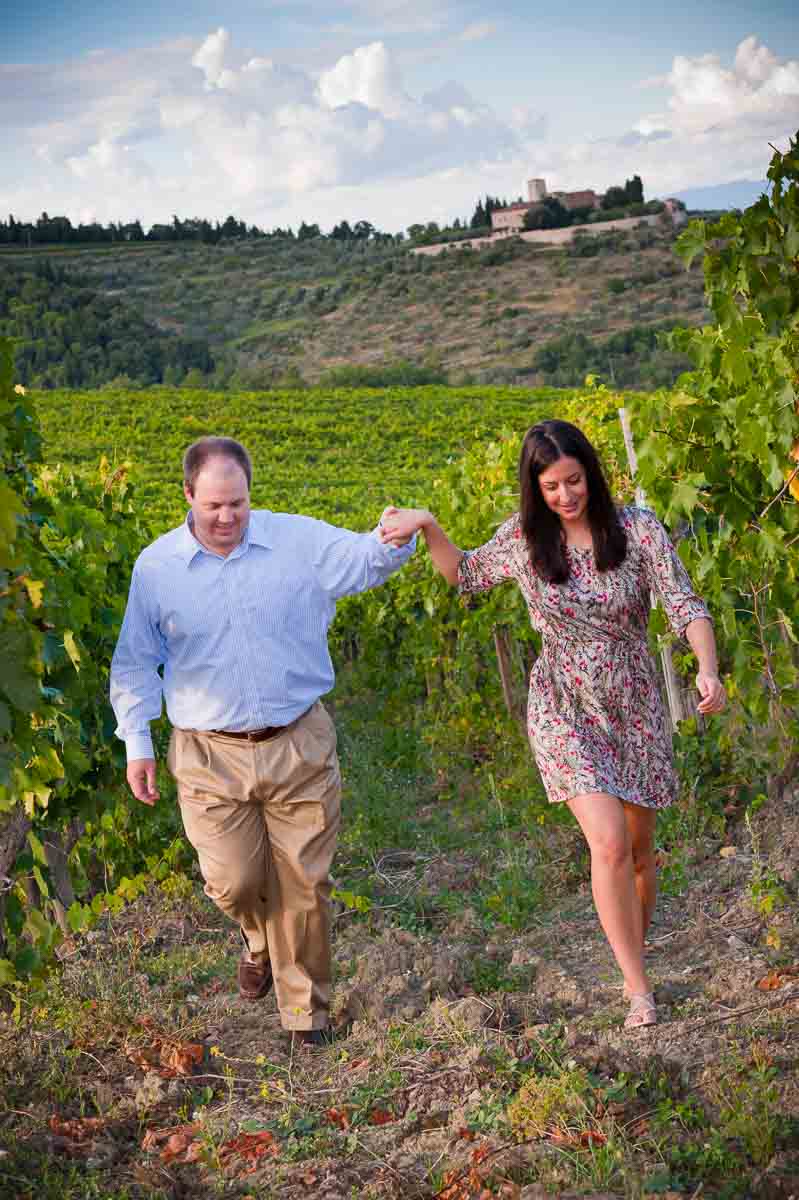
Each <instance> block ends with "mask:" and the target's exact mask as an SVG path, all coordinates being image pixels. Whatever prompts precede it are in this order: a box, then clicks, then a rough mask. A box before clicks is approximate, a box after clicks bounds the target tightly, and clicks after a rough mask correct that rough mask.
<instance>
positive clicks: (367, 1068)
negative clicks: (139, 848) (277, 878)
mask: <svg viewBox="0 0 799 1200" xmlns="http://www.w3.org/2000/svg"><path fill="white" fill-rule="evenodd" d="M757 822H758V823H757V825H756V826H750V827H749V828H747V827H746V826H745V824H744V823H743V822H738V824H737V825H734V826H733V829H732V832H731V833H728V835H727V837H728V841H727V843H726V845H719V844H718V843H713V842H710V841H708V842H706V843H703V844H701V845H697V846H696V847H695V854H694V856H693V861H690V862H687V863H685V864H683V865H682V866H681V870H682V871H683V874H684V879H683V886H682V888H681V890H680V894H679V895H671V896H666V897H664V899H663V902H662V903H661V905H660V908H659V912H658V916H657V919H656V924H655V926H654V927H653V929H652V931H651V951H650V961H651V969H652V973H653V976H654V979H655V981H656V990H657V997H658V1002H659V1017H660V1023H659V1024H658V1025H657V1026H656V1027H655V1028H653V1029H650V1030H641V1031H638V1032H636V1033H634V1034H625V1033H623V1032H622V1030H621V1019H622V1017H623V1013H624V1006H623V1003H622V999H621V992H620V988H619V986H618V983H619V980H618V978H617V972H616V971H615V968H614V965H613V962H612V959H611V956H610V953H609V951H608V948H607V946H606V944H605V942H604V939H603V938H602V937H601V935H600V933H599V930H598V928H597V924H596V920H595V917H594V913H593V908H592V905H591V902H590V895H589V892H588V887H587V883H586V881H585V880H582V881H577V883H576V887H575V886H572V890H570V891H566V892H563V893H562V892H560V891H558V892H555V891H553V893H552V894H553V896H554V895H557V896H558V897H559V898H558V899H557V901H556V902H555V903H552V904H549V905H545V904H542V905H540V906H539V908H538V909H537V910H536V912H535V913H534V915H533V916H532V917H531V920H530V921H529V923H528V924H527V926H526V927H525V928H524V929H523V930H522V931H514V930H512V929H508V928H505V927H503V926H502V925H501V924H499V923H497V924H496V925H494V927H492V928H489V927H487V925H486V922H485V920H484V919H483V918H481V917H480V916H479V915H478V914H477V913H476V912H475V910H474V909H473V908H472V907H471V906H470V903H469V900H470V895H471V888H472V885H473V882H474V880H475V878H476V876H477V874H478V872H479V869H480V868H479V855H477V854H476V853H475V852H470V853H467V852H466V851H461V852H453V853H452V854H450V855H447V856H441V855H431V854H425V853H422V852H419V851H408V850H401V851H393V852H390V853H389V852H386V853H384V854H383V855H382V856H381V857H380V858H379V859H378V860H376V863H375V868H376V872H377V878H378V879H379V880H380V881H381V886H382V895H381V896H379V897H377V899H375V898H373V899H372V900H371V901H370V902H369V903H368V904H361V908H368V911H366V912H359V911H358V906H357V902H356V901H357V897H356V896H345V901H344V902H342V901H341V900H339V901H337V903H336V913H337V917H336V922H335V939H334V956H335V975H336V983H335V1008H334V1012H335V1019H336V1024H337V1027H338V1030H339V1036H338V1039H337V1041H336V1042H335V1044H334V1045H333V1046H332V1047H330V1048H329V1049H326V1050H323V1051H307V1050H300V1049H298V1048H297V1047H295V1046H292V1044H291V1043H290V1041H289V1040H288V1039H287V1038H286V1036H285V1035H284V1034H283V1033H282V1031H281V1030H280V1027H279V1021H278V1017H277V1013H276V1010H275V1005H274V1000H273V998H272V997H271V996H270V997H268V998H267V999H266V1000H265V1001H263V1002H260V1003H259V1004H247V1003H245V1002H243V1001H241V1000H239V999H238V997H237V995H236V993H235V988H234V971H235V956H236V953H237V945H236V939H235V936H234V935H233V934H231V932H230V930H229V929H228V928H227V927H226V926H225V925H224V924H223V922H222V921H221V919H219V918H218V916H217V914H216V911H215V910H214V909H213V907H212V906H211V905H210V903H208V902H207V901H206V899H205V897H204V896H203V895H202V893H201V892H200V890H199V887H197V886H192V887H191V889H190V894H188V895H186V896H183V897H172V898H171V899H170V898H168V897H166V896H164V895H161V894H159V895H154V896H150V897H145V898H142V899H140V900H139V901H138V902H137V903H136V904H134V905H132V906H131V907H130V908H129V909H128V910H126V912H125V913H124V915H123V916H122V917H120V918H119V919H116V920H114V921H111V922H108V923H107V924H106V925H105V926H104V927H102V928H100V929H97V930H95V931H94V932H92V933H90V934H88V935H87V936H86V937H85V938H84V939H83V940H82V941H81V942H80V943H79V944H77V945H76V946H75V947H74V948H73V949H72V951H71V953H70V954H69V955H68V956H67V957H66V958H65V959H64V962H63V965H62V970H61V973H60V976H55V977H54V978H53V980H52V982H51V983H50V984H49V985H48V988H47V990H46V992H45V993H44V995H40V997H39V998H38V999H37V1000H36V1001H35V1003H33V1004H32V1006H31V1007H28V1006H27V1004H26V1005H23V1008H22V1011H21V1014H20V1019H19V1020H18V1021H17V1022H15V1021H14V1020H13V1019H12V1017H11V1016H8V1017H7V1018H6V1019H5V1020H4V1022H3V1025H2V1026H1V1027H0V1037H1V1038H2V1059H3V1068H2V1069H3V1074H4V1076H5V1080H4V1085H3V1088H2V1094H1V1098H0V1105H2V1108H0V1121H1V1122H2V1124H1V1125H0V1132H1V1134H2V1150H0V1194H2V1195H3V1196H9V1197H18V1198H20V1200H21V1198H22V1197H33V1196H35V1197H36V1200H42V1198H44V1200H48V1198H50V1197H52V1198H53V1200H55V1198H56V1197H58V1200H62V1198H63V1197H69V1198H73V1197H74V1198H75V1200H77V1198H78V1197H80V1198H81V1200H84V1198H90V1197H97V1198H98V1200H100V1198H102V1200H133V1198H138V1197H145V1196H146V1197H164V1198H170V1200H177V1198H178V1197H206V1196H208V1197H210V1196H217V1195H225V1196H228V1195H229V1196H241V1197H252V1198H255V1197H258V1198H259V1200H260V1198H261V1197H280V1200H351V1198H355V1197H390V1198H396V1200H405V1198H408V1200H412V1198H418V1200H433V1198H434V1197H436V1198H438V1200H475V1198H480V1200H488V1198H489V1197H506V1198H510V1200H540V1198H543V1197H544V1196H546V1195H559V1196H562V1197H567V1196H568V1197H572V1196H577V1195H585V1196H593V1197H595V1200H598V1197H600V1196H605V1197H630V1198H633V1200H636V1198H639V1197H644V1196H650V1195H651V1196H656V1195H657V1196H666V1197H670V1198H671V1200H677V1198H678V1197H694V1198H697V1200H698V1197H700V1196H701V1197H703V1200H704V1198H705V1197H718V1198H719V1200H722V1198H725V1200H726V1198H730V1200H731V1198H734V1197H741V1198H743V1197H750V1196H751V1197H757V1198H760V1197H764V1198H766V1200H771V1198H773V1200H788V1198H789V1197H794V1198H796V1197H799V1085H798V1084H797V1077H796V1052H797V1043H798V1042H799V1037H798V1036H797V1034H798V1033H799V967H797V965H796V964H797V962H799V930H798V929H797V922H796V912H795V905H794V904H793V900H792V899H791V897H793V896H795V887H796V878H797V862H799V853H798V851H797V847H799V801H797V800H796V799H794V800H793V801H792V802H791V804H789V806H788V808H787V810H786V811H785V812H784V813H782V814H780V817H779V819H777V818H776V817H772V818H771V819H769V820H767V819H766V818H765V817H764V816H763V814H762V813H761V814H759V815H758V818H757ZM753 833H754V840H753ZM560 836H561V839H562V841H561V846H563V845H565V846H566V847H567V849H568V847H569V845H570V842H569V839H570V838H571V833H569V832H564V833H562V834H561V835H560ZM558 869H559V868H558V866H557V855H555V854H554V851H553V855H552V858H551V860H550V866H549V868H548V872H549V873H548V874H547V875H546V878H549V879H554V874H553V873H555V872H557V870H558ZM753 881H757V886H754V884H753ZM409 891H411V892H413V893H414V895H416V896H418V895H419V894H420V893H421V894H423V895H426V896H428V897H431V899H430V901H429V903H428V904H427V907H426V908H425V907H424V906H423V907H422V908H421V909H420V908H419V907H418V906H417V907H416V908H409V906H408V899H407V898H408V894H409ZM348 905H349V906H348ZM769 909H771V911H768V910H769ZM767 940H768V941H770V942H771V945H769V944H767Z"/></svg>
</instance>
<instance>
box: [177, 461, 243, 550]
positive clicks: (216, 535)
mask: <svg viewBox="0 0 799 1200" xmlns="http://www.w3.org/2000/svg"><path fill="white" fill-rule="evenodd" d="M183 491H184V494H185V496H186V499H187V500H188V502H189V504H190V505H191V512H192V517H193V519H194V536H195V537H196V538H197V541H198V542H201V543H202V545H203V546H205V547H206V549H208V550H211V551H213V553H214V554H223V555H227V554H230V551H231V550H235V548H236V546H238V544H239V542H240V541H241V539H242V535H243V534H244V530H245V529H246V527H247V522H248V521H249V519H250V489H249V488H248V487H247V477H246V476H245V474H244V472H243V471H242V469H241V467H240V466H239V464H238V463H237V462H234V460H233V459H231V458H210V459H209V460H208V462H207V463H206V464H205V466H204V467H203V469H202V470H201V471H200V473H199V475H198V476H197V478H196V480H195V482H194V492H193V493H192V492H190V491H189V489H188V487H186V485H185V484H184V486H183Z"/></svg>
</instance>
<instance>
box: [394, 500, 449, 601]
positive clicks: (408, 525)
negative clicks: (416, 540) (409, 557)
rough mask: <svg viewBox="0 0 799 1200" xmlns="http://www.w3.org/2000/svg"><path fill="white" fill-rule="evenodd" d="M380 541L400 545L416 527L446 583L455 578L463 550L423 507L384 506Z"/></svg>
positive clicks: (434, 564)
mask: <svg viewBox="0 0 799 1200" xmlns="http://www.w3.org/2000/svg"><path fill="white" fill-rule="evenodd" d="M381 526H382V538H383V541H384V542H391V543H392V544H393V545H402V544H403V543H404V542H405V541H407V540H408V538H410V537H411V536H412V535H413V534H414V533H418V532H419V531H420V530H421V532H422V533H423V534H424V539H425V541H426V542H427V549H428V550H429V551H430V557H431V558H432V560H433V566H434V567H435V568H436V570H437V571H438V572H439V573H440V574H441V575H443V576H444V578H445V579H446V581H447V583H451V584H452V585H453V586H455V585H456V584H457V582H458V567H459V566H460V562H461V559H462V558H463V551H462V550H460V549H458V547H457V546H456V545H455V543H454V542H451V541H450V539H449V538H448V537H447V535H446V534H445V533H444V530H443V529H442V528H441V526H440V525H439V523H438V521H437V520H436V519H435V517H434V516H433V514H432V513H431V512H428V510H427V509H426V508H387V509H386V511H385V512H384V513H383V516H382V519H381Z"/></svg>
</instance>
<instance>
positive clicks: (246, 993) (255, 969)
mask: <svg viewBox="0 0 799 1200" xmlns="http://www.w3.org/2000/svg"><path fill="white" fill-rule="evenodd" d="M271 986H272V967H271V964H270V963H268V962H265V963H256V962H252V960H251V959H249V958H247V957H246V956H245V955H244V954H242V956H241V958H240V959H239V995H240V996H241V998H242V1000H261V999H263V997H264V996H265V995H266V993H267V992H268V991H269V989H270V988H271Z"/></svg>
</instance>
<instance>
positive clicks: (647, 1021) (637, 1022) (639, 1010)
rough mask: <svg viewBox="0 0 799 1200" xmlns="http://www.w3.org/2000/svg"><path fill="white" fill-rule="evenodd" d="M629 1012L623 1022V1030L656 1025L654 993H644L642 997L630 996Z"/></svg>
mask: <svg viewBox="0 0 799 1200" xmlns="http://www.w3.org/2000/svg"><path fill="white" fill-rule="evenodd" d="M629 1000H630V1011H629V1012H628V1014H627V1016H626V1018H625V1021H624V1028H625V1029H640V1028H642V1027H643V1026H644V1025H655V1024H656V1023H657V1019H658V1018H657V1009H656V1008H655V995H654V992H644V993H643V994H642V995H638V996H630V997H629Z"/></svg>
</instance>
